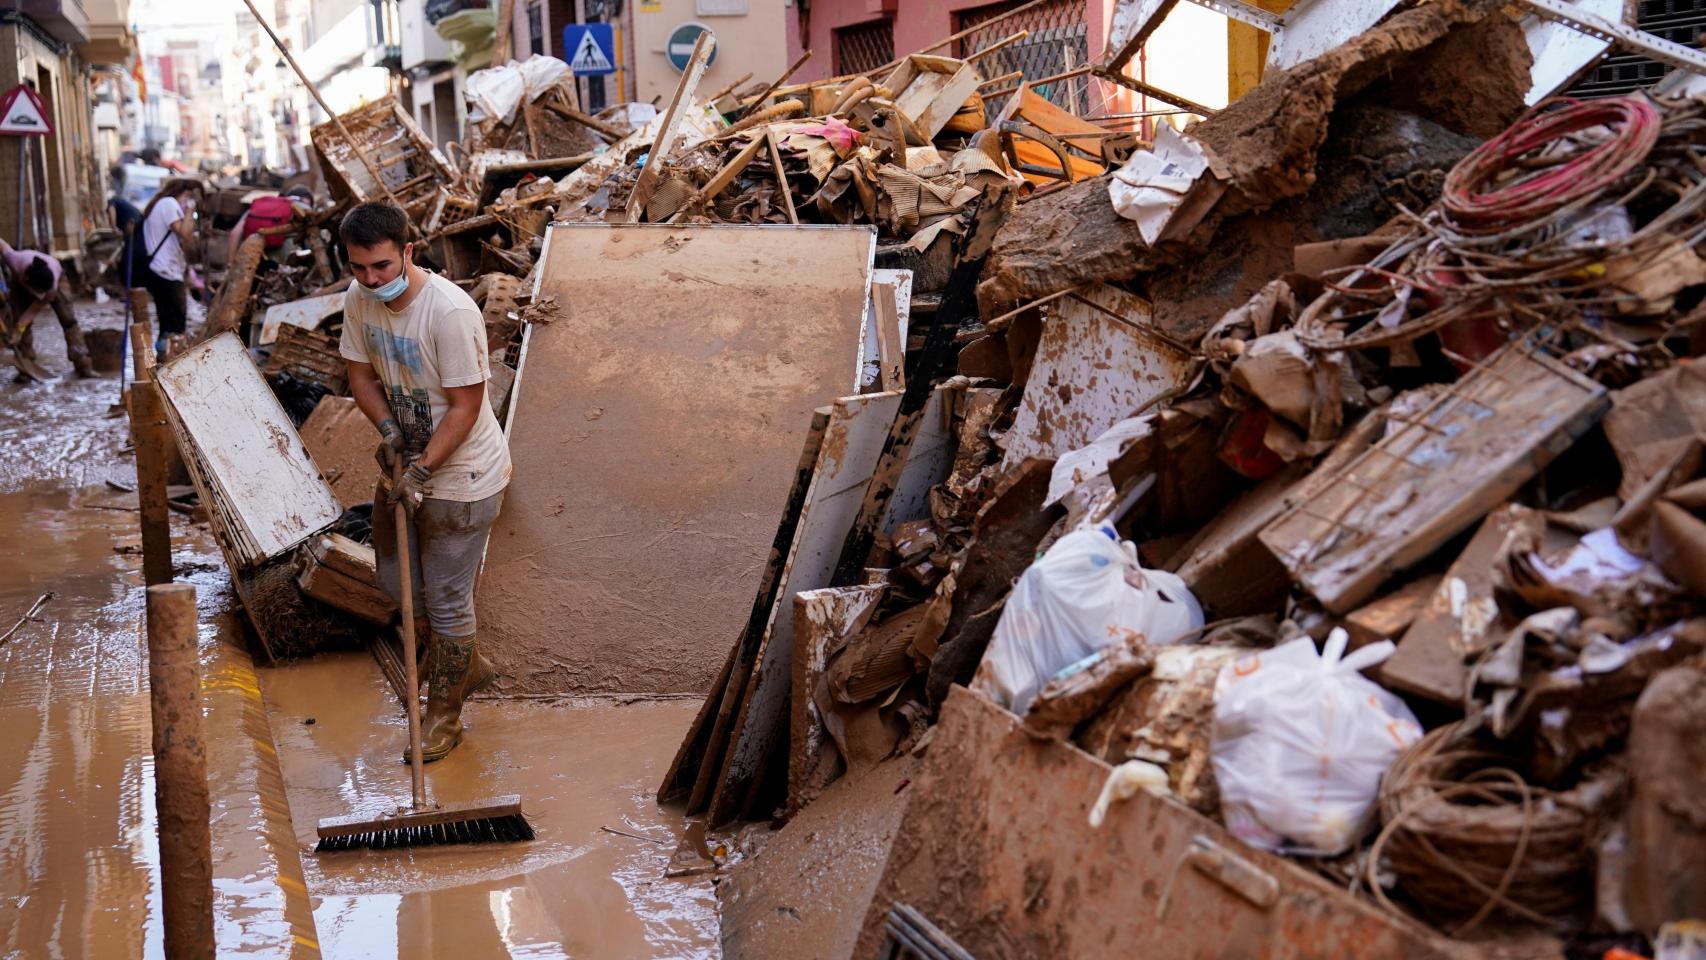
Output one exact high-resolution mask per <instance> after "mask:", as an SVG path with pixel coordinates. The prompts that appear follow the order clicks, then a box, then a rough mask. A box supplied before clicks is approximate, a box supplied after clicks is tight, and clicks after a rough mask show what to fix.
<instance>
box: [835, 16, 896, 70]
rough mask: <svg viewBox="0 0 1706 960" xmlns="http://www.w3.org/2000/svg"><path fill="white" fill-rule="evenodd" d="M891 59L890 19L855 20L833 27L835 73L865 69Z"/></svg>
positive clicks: (875, 67)
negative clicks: (850, 24) (849, 25)
mask: <svg viewBox="0 0 1706 960" xmlns="http://www.w3.org/2000/svg"><path fill="white" fill-rule="evenodd" d="M893 59H894V21H893V20H889V19H888V18H886V17H885V18H883V19H881V20H871V21H869V22H866V23H856V24H854V25H853V26H851V27H841V28H840V29H838V30H836V31H835V73H836V75H837V76H846V75H847V74H850V73H865V72H866V71H869V70H875V69H877V68H878V67H880V66H883V65H884V64H887V63H889V62H890V61H892V60H893Z"/></svg>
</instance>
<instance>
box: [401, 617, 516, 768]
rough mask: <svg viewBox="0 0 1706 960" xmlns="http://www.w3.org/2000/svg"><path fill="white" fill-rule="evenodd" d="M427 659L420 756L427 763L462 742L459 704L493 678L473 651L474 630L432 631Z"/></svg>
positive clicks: (442, 755) (442, 756)
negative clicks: (463, 634)
mask: <svg viewBox="0 0 1706 960" xmlns="http://www.w3.org/2000/svg"><path fill="white" fill-rule="evenodd" d="M430 659H431V662H432V677H431V680H430V682H429V684H428V689H427V708H426V716H424V717H422V718H421V760H422V761H424V762H426V763H431V762H433V761H435V760H442V759H444V757H446V756H448V755H449V753H450V751H452V750H454V749H456V745H457V744H459V743H461V742H462V704H463V703H464V702H465V701H466V700H467V699H468V695H469V694H471V693H473V692H474V691H475V690H477V689H479V688H480V687H481V686H484V685H486V684H489V683H490V682H491V681H492V680H493V679H495V674H494V673H493V672H492V671H491V665H490V664H487V663H484V662H483V661H484V658H480V657H477V656H476V654H475V652H474V635H473V634H470V635H468V636H466V637H446V636H443V635H440V634H434V635H433V638H432V656H431V658H430ZM482 674H483V675H482ZM404 759H405V760H407V759H408V758H407V757H404Z"/></svg>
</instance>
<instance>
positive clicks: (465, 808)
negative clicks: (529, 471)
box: [314, 457, 533, 853]
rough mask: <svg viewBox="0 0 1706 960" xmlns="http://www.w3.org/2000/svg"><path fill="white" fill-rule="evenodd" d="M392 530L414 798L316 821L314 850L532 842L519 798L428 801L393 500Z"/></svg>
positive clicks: (406, 581)
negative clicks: (382, 811) (369, 812)
mask: <svg viewBox="0 0 1706 960" xmlns="http://www.w3.org/2000/svg"><path fill="white" fill-rule="evenodd" d="M402 482H403V459H402V458H401V457H398V458H396V461H395V462H394V463H393V464H392V469H391V483H392V486H393V488H394V487H395V486H397V485H399V484H401V483H402ZM392 509H393V511H394V512H393V513H392V524H393V525H394V526H395V527H396V528H397V575H398V580H399V581H400V583H401V586H402V588H403V589H402V594H403V599H402V607H403V667H404V670H405V674H404V675H405V677H406V694H405V696H404V697H403V699H404V701H406V703H407V706H408V714H409V776H410V779H411V781H412V783H411V787H412V788H413V790H414V802H413V805H412V807H411V808H410V809H408V810H398V811H397V812H396V813H393V814H390V815H388V816H383V817H333V818H331V819H327V820H321V821H320V827H319V833H320V842H319V844H318V845H317V846H315V847H314V850H315V851H316V852H318V853H327V852H330V851H334V850H357V849H362V848H368V849H373V850H389V849H392V848H393V847H420V846H426V845H428V844H439V843H493V842H505V841H517V840H532V839H533V826H532V825H531V824H529V823H528V822H527V818H526V817H524V816H522V814H521V797H519V796H515V795H513V794H512V795H509V796H502V797H492V798H490V799H489V800H488V801H487V802H483V803H470V804H454V805H445V804H437V803H429V802H428V801H427V797H426V771H425V770H424V769H423V762H422V760H421V697H420V689H421V687H420V677H419V675H418V673H417V668H416V666H415V580H414V571H413V570H412V569H411V566H410V561H409V518H408V514H407V513H406V512H405V510H404V509H403V503H402V501H401V500H399V501H398V502H397V504H396V506H395V507H393V508H392Z"/></svg>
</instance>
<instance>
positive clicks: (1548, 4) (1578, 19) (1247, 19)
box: [1106, 0, 1706, 74]
mask: <svg viewBox="0 0 1706 960" xmlns="http://www.w3.org/2000/svg"><path fill="white" fill-rule="evenodd" d="M1127 2H1139V0H1127ZM1190 2H1191V3H1194V4H1196V5H1197V6H1199V7H1205V8H1207V9H1209V10H1213V11H1214V12H1216V13H1219V14H1221V15H1223V16H1226V17H1229V18H1231V19H1233V20H1237V21H1239V22H1240V23H1247V24H1249V25H1250V26H1252V27H1255V28H1257V29H1259V30H1265V31H1267V32H1268V33H1270V34H1273V35H1274V38H1275V40H1276V43H1275V52H1278V50H1279V49H1280V48H1282V47H1283V46H1284V44H1283V43H1280V42H1278V41H1279V38H1280V37H1281V36H1283V34H1284V32H1285V30H1286V27H1287V25H1288V24H1296V23H1297V21H1298V19H1299V18H1300V17H1301V16H1303V15H1304V14H1307V13H1309V12H1310V11H1311V10H1312V9H1314V8H1316V7H1324V6H1326V5H1327V3H1328V0H1299V2H1298V4H1297V5H1296V6H1294V7H1292V8H1291V9H1290V10H1288V11H1286V12H1285V13H1284V14H1283V15H1282V14H1275V13H1270V12H1268V11H1266V10H1263V9H1262V8H1260V7H1257V6H1255V5H1253V4H1250V3H1246V2H1244V0H1190ZM1514 2H1515V5H1516V6H1518V7H1521V8H1522V9H1523V10H1524V11H1526V12H1528V13H1530V14H1533V15H1534V16H1537V17H1539V18H1541V19H1543V20H1549V21H1551V22H1553V23H1558V24H1562V25H1564V26H1566V27H1569V28H1570V29H1572V30H1575V31H1577V32H1579V33H1583V34H1586V35H1587V36H1590V37H1594V38H1595V39H1599V40H1603V41H1605V42H1607V43H1612V44H1617V45H1619V46H1623V47H1627V48H1629V49H1632V50H1637V51H1639V52H1641V53H1643V54H1646V55H1647V56H1648V57H1651V58H1652V59H1654V60H1657V61H1658V62H1660V63H1664V64H1668V65H1669V66H1672V67H1677V68H1679V69H1682V70H1688V71H1691V72H1694V73H1701V74H1706V53H1702V52H1701V51H1699V50H1695V49H1693V48H1691V47H1685V46H1683V45H1682V44H1680V43H1674V42H1672V41H1670V40H1666V39H1665V38H1663V37H1660V36H1655V35H1654V34H1651V33H1648V32H1646V31H1645V30H1641V29H1638V28H1636V27H1632V26H1629V25H1628V24H1623V23H1614V22H1612V21H1610V20H1606V19H1604V18H1603V17H1600V16H1598V15H1596V14H1592V13H1587V12H1585V11H1582V10H1578V9H1577V8H1576V7H1575V6H1573V5H1572V4H1570V3H1568V2H1566V0H1514ZM1174 5H1175V4H1174V3H1157V4H1155V12H1154V13H1153V14H1152V15H1151V16H1150V17H1149V18H1148V19H1147V20H1145V21H1144V22H1142V23H1140V24H1138V25H1137V26H1136V28H1135V29H1134V30H1132V31H1131V35H1132V36H1133V37H1136V38H1139V40H1140V41H1141V39H1145V38H1147V37H1148V35H1149V34H1150V33H1152V32H1153V31H1154V29H1155V27H1156V26H1157V25H1158V24H1159V22H1160V21H1161V20H1162V19H1165V18H1166V16H1167V14H1168V13H1170V12H1171V11H1172V9H1173V6H1174ZM1132 46H1133V44H1132V43H1130V42H1128V43H1127V47H1132ZM1132 52H1135V49H1134V50H1133V51H1132ZM1119 53H1120V54H1124V55H1123V56H1119V55H1116V56H1115V57H1113V58H1112V59H1111V60H1110V61H1109V62H1108V63H1107V64H1106V66H1107V67H1108V68H1110V69H1114V70H1117V69H1119V68H1120V67H1122V66H1124V61H1125V60H1127V59H1130V56H1131V54H1130V53H1127V52H1126V51H1125V50H1123V49H1122V50H1121V51H1119Z"/></svg>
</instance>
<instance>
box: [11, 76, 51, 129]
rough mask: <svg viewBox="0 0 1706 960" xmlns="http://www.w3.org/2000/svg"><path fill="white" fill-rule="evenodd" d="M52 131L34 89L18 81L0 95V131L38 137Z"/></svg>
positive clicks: (45, 112)
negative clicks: (3, 94) (4, 93)
mask: <svg viewBox="0 0 1706 960" xmlns="http://www.w3.org/2000/svg"><path fill="white" fill-rule="evenodd" d="M52 132H53V124H52V123H51V122H49V121H48V119H47V109H46V108H45V107H43V106H42V102H41V98H40V97H38V96H36V92H35V91H34V90H31V89H30V88H29V87H26V86H24V85H23V84H21V83H20V84H18V85H17V86H15V87H13V88H12V89H10V90H8V91H6V95H5V96H4V97H0V133H11V134H24V135H26V136H38V137H40V136H46V135H48V134H50V133H52Z"/></svg>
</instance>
